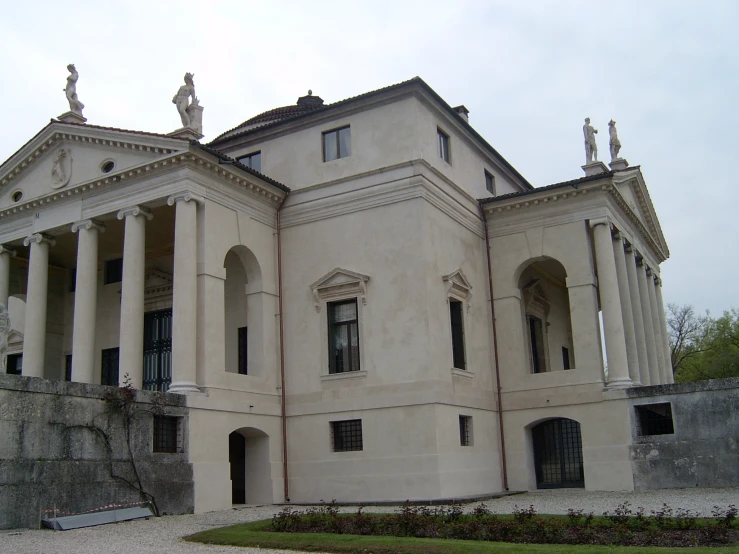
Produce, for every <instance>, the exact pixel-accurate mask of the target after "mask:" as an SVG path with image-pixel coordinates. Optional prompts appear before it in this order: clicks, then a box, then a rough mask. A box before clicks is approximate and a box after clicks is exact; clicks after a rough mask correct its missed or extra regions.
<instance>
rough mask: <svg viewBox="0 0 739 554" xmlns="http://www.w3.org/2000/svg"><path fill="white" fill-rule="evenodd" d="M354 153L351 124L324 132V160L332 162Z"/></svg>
mask: <svg viewBox="0 0 739 554" xmlns="http://www.w3.org/2000/svg"><path fill="white" fill-rule="evenodd" d="M351 155H352V137H351V131H350V128H349V126H348V125H347V126H346V127H342V128H341V129H334V130H333V131H326V132H325V133H323V161H324V162H330V161H332V160H338V159H339V158H346V157H348V156H351Z"/></svg>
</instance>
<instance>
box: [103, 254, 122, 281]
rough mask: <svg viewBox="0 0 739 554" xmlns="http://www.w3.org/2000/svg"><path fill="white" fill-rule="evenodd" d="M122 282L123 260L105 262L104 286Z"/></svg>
mask: <svg viewBox="0 0 739 554" xmlns="http://www.w3.org/2000/svg"><path fill="white" fill-rule="evenodd" d="M121 281H123V258H116V259H115V260H108V261H107V262H105V280H104V284H106V285H110V284H111V283H120V282H121Z"/></svg>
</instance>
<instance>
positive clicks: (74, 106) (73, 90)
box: [64, 63, 85, 116]
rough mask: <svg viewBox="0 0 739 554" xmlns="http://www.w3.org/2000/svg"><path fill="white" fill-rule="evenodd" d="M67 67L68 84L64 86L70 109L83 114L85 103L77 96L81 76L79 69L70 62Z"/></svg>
mask: <svg viewBox="0 0 739 554" xmlns="http://www.w3.org/2000/svg"><path fill="white" fill-rule="evenodd" d="M67 69H68V70H69V76H68V77H67V86H66V87H65V88H64V92H65V94H66V95H67V100H68V101H69V111H70V112H74V113H76V114H78V115H80V116H82V109H83V108H84V107H85V105H84V104H83V103H82V102H80V99H79V98H78V97H77V79H79V78H80V74H79V73H77V69H76V68H75V67H74V64H73V63H71V64H69V65H68V66H67Z"/></svg>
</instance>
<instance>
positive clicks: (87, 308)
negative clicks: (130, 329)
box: [72, 219, 105, 383]
mask: <svg viewBox="0 0 739 554" xmlns="http://www.w3.org/2000/svg"><path fill="white" fill-rule="evenodd" d="M104 231H105V227H104V226H103V224H102V223H100V222H99V221H94V220H92V219H83V220H82V221H77V222H75V223H74V224H73V225H72V232H73V233H78V238H77V276H76V279H77V280H76V282H75V287H74V323H73V331H72V381H76V382H78V383H93V382H94V380H93V379H94V373H95V327H96V323H97V322H96V319H97V318H96V314H97V293H98V279H97V277H98V233H102V232H104Z"/></svg>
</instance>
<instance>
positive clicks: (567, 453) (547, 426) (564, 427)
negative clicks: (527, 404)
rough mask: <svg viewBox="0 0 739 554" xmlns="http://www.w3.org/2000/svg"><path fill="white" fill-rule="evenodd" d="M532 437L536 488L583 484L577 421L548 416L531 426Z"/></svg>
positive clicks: (580, 445) (578, 485)
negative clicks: (541, 421) (549, 418)
mask: <svg viewBox="0 0 739 554" xmlns="http://www.w3.org/2000/svg"><path fill="white" fill-rule="evenodd" d="M531 434H532V436H533V439H534V465H535V466H536V488H538V489H556V488H565V487H569V488H576V487H577V488H583V487H585V475H584V472H583V462H582V438H581V435H580V424H579V423H578V422H577V421H573V420H571V419H564V418H562V419H551V420H549V421H545V422H543V423H540V424H539V425H537V426H536V427H534V428H533V429H532V430H531Z"/></svg>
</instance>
